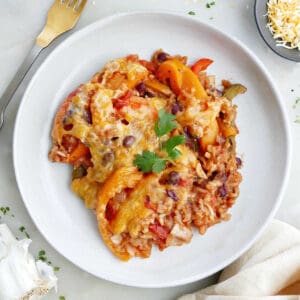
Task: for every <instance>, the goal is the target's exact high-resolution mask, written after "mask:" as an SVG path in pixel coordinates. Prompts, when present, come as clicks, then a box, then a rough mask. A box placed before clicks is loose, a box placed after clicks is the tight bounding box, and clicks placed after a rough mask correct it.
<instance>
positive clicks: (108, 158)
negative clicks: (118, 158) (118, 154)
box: [102, 152, 115, 166]
mask: <svg viewBox="0 0 300 300" xmlns="http://www.w3.org/2000/svg"><path fill="white" fill-rule="evenodd" d="M114 158H115V156H114V154H113V153H112V152H107V153H105V154H104V155H103V157H102V165H103V166H106V165H107V164H108V163H110V162H111V161H112V160H113V159H114Z"/></svg>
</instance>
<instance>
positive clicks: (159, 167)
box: [152, 159, 166, 173]
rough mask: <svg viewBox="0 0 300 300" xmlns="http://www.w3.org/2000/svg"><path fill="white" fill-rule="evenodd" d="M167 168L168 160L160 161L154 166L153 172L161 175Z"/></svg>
mask: <svg viewBox="0 0 300 300" xmlns="http://www.w3.org/2000/svg"><path fill="white" fill-rule="evenodd" d="M165 168H166V160H165V159H159V160H157V161H156V162H155V163H154V164H153V166H152V171H153V173H159V172H161V171H162V170H164V169H165Z"/></svg>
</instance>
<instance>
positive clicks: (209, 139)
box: [199, 119, 219, 152]
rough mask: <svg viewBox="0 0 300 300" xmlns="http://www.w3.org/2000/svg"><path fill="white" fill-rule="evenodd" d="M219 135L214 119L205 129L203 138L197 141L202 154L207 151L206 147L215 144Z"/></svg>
mask: <svg viewBox="0 0 300 300" xmlns="http://www.w3.org/2000/svg"><path fill="white" fill-rule="evenodd" d="M218 133H219V125H218V122H217V120H216V119H214V120H212V122H211V123H210V125H209V126H208V127H207V128H206V131H205V132H204V134H203V136H202V137H201V138H200V139H199V144H200V148H201V150H202V151H203V152H205V151H206V150H207V146H208V145H213V144H215V142H216V139H217V136H218Z"/></svg>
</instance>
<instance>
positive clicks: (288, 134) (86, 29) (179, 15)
mask: <svg viewBox="0 0 300 300" xmlns="http://www.w3.org/2000/svg"><path fill="white" fill-rule="evenodd" d="M143 14H144V15H156V16H161V17H163V16H172V17H174V18H181V19H183V20H185V21H188V22H191V23H194V25H195V26H202V27H203V28H204V29H205V28H209V29H210V30H213V31H215V32H216V33H217V34H220V35H222V36H224V37H225V38H226V39H228V40H229V41H230V42H232V43H233V44H235V45H237V46H239V48H241V49H242V51H243V52H245V53H246V54H247V55H248V56H249V57H250V58H251V60H252V61H253V62H254V63H255V64H256V65H257V67H258V68H259V70H260V71H261V72H262V74H263V75H264V77H265V78H266V79H267V81H268V83H269V84H270V87H271V89H272V90H273V91H274V94H275V95H276V102H277V103H278V107H279V110H280V112H281V114H282V118H283V130H284V133H285V137H286V157H285V160H286V164H285V168H284V174H283V180H282V183H281V187H280V189H279V193H278V195H277V197H276V199H274V205H273V207H272V209H271V211H270V212H269V214H268V217H267V218H266V219H265V220H264V222H263V223H262V225H261V226H260V228H259V230H258V231H257V232H256V234H255V235H254V236H253V237H252V238H251V239H249V241H248V242H247V243H246V244H245V245H244V246H243V247H241V248H240V250H239V251H237V252H236V253H234V255H231V256H230V257H229V258H227V259H226V260H224V261H223V262H222V263H221V264H219V265H216V266H215V267H214V268H211V269H209V270H208V271H206V272H202V273H199V274H197V275H193V276H188V277H184V278H178V279H177V280H172V281H165V282H162V283H160V284H157V283H154V284H153V283H147V284H145V283H135V282H134V281H133V280H130V279H127V280H119V279H114V276H112V275H111V274H106V275H101V276H100V275H99V274H96V273H94V272H91V271H89V270H88V269H87V268H85V267H83V266H81V265H80V263H78V262H77V261H73V259H71V258H68V257H67V256H65V255H64V253H63V251H61V250H59V249H58V248H57V247H56V245H55V244H54V242H52V241H50V240H49V239H48V237H47V236H46V233H44V232H43V230H42V229H41V228H40V227H39V226H38V224H37V222H36V220H35V217H34V216H33V215H32V214H31V213H30V207H29V205H28V204H27V202H26V200H25V199H26V197H25V194H24V193H23V188H22V179H21V176H20V174H19V172H20V171H19V170H18V166H17V162H16V157H17V151H18V150H17V148H16V145H17V137H18V131H19V126H18V124H19V123H20V119H21V112H22V110H23V105H24V102H25V101H24V99H26V98H27V97H28V95H29V94H30V90H31V89H32V86H33V84H34V82H35V80H36V78H37V77H38V76H39V74H40V72H41V70H42V69H43V68H44V67H45V65H46V64H47V63H48V61H49V60H51V58H52V56H54V55H55V54H56V53H57V52H59V51H60V50H61V48H63V47H64V46H65V44H68V43H70V42H72V41H73V40H74V39H76V38H77V36H80V35H82V34H84V32H89V31H90V30H92V29H93V28H99V27H102V26H105V24H106V23H110V22H113V21H114V20H118V19H120V18H122V17H126V16H133V17H134V16H136V15H143ZM291 141H292V139H291V128H290V124H289V120H288V113H287V109H286V107H285V106H284V102H283V98H282V96H281V94H280V92H279V90H278V88H277V86H276V85H275V83H274V80H273V78H272V76H271V75H270V73H269V71H268V70H267V69H266V67H265V66H264V64H263V63H262V61H261V60H260V59H259V58H258V57H257V56H256V55H255V54H254V53H253V52H252V51H251V50H250V49H249V48H248V47H247V46H246V45H245V44H243V43H242V42H241V41H240V40H239V39H237V38H236V37H233V36H230V35H229V34H227V33H225V32H223V31H222V30H220V29H218V28H216V27H215V26H212V25H210V24H207V23H205V22H202V21H200V20H198V19H192V18H190V17H189V16H186V15H185V14H184V13H178V12H173V11H169V10H152V11H143V10H134V11H131V12H121V13H116V14H113V15H109V16H107V17H104V18H102V19H100V20H97V21H95V22H92V23H91V24H88V25H87V26H84V27H83V28H81V29H79V30H77V31H75V32H73V33H72V34H71V35H69V36H68V37H67V38H66V39H65V40H63V41H62V42H60V43H59V44H58V45H57V46H56V47H55V49H54V50H53V51H51V52H50V53H49V54H48V55H47V57H46V58H45V60H44V61H43V62H42V63H41V65H40V66H39V67H38V68H37V70H36V72H35V73H34V75H33V76H32V78H31V80H30V82H29V83H28V85H27V87H26V90H25V92H24V94H23V96H22V99H21V102H20V105H19V107H18V111H17V115H16V118H15V123H14V131H13V143H12V148H13V149H12V152H13V168H14V173H15V177H16V182H17V186H18V189H19V192H20V195H21V198H22V201H23V203H24V206H25V208H26V210H27V212H28V214H29V216H30V218H31V220H32V222H33V223H34V225H35V226H36V228H37V229H38V231H39V232H40V233H41V235H42V236H43V238H44V239H45V240H46V241H47V242H48V243H49V245H50V246H52V247H53V248H54V249H55V251H57V252H58V253H59V254H60V255H62V256H63V257H64V258H65V259H66V260H68V261H69V262H71V263H72V264H74V265H75V266H77V267H78V268H79V269H81V270H83V271H85V272H87V273H89V274H91V275H93V276H95V277H97V278H101V279H104V280H108V281H111V282H114V283H118V284H122V285H126V286H131V287H141V288H164V287H175V286H180V285H184V284H188V283H192V282H195V281H197V280H201V279H204V278H207V277H208V276H210V275H212V274H215V273H216V272H218V271H220V270H222V269H223V268H225V267H226V266H228V265H229V264H231V263H232V262H233V261H235V260H236V259H238V258H239V257H240V256H241V255H243V254H244V253H245V252H246V251H247V250H248V249H249V248H250V247H251V246H252V245H253V244H254V243H255V242H256V241H257V240H258V239H259V238H260V237H261V235H262V233H263V232H264V231H265V229H266V227H267V225H268V224H269V223H270V222H271V220H272V219H273V218H274V215H275V213H276V212H277V210H278V208H279V206H280V203H281V201H282V198H283V195H284V192H285V190H286V188H287V184H288V179H289V175H290V168H291V157H292V142H291Z"/></svg>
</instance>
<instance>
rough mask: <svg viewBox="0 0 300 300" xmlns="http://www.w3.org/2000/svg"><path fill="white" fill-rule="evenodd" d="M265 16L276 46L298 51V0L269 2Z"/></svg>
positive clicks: (299, 27)
mask: <svg viewBox="0 0 300 300" xmlns="http://www.w3.org/2000/svg"><path fill="white" fill-rule="evenodd" d="M267 15H268V19H269V22H268V27H269V29H270V30H271V32H272V34H273V37H274V39H280V40H277V45H278V46H283V47H285V48H288V49H298V50H300V0H269V2H268V14H267Z"/></svg>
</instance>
